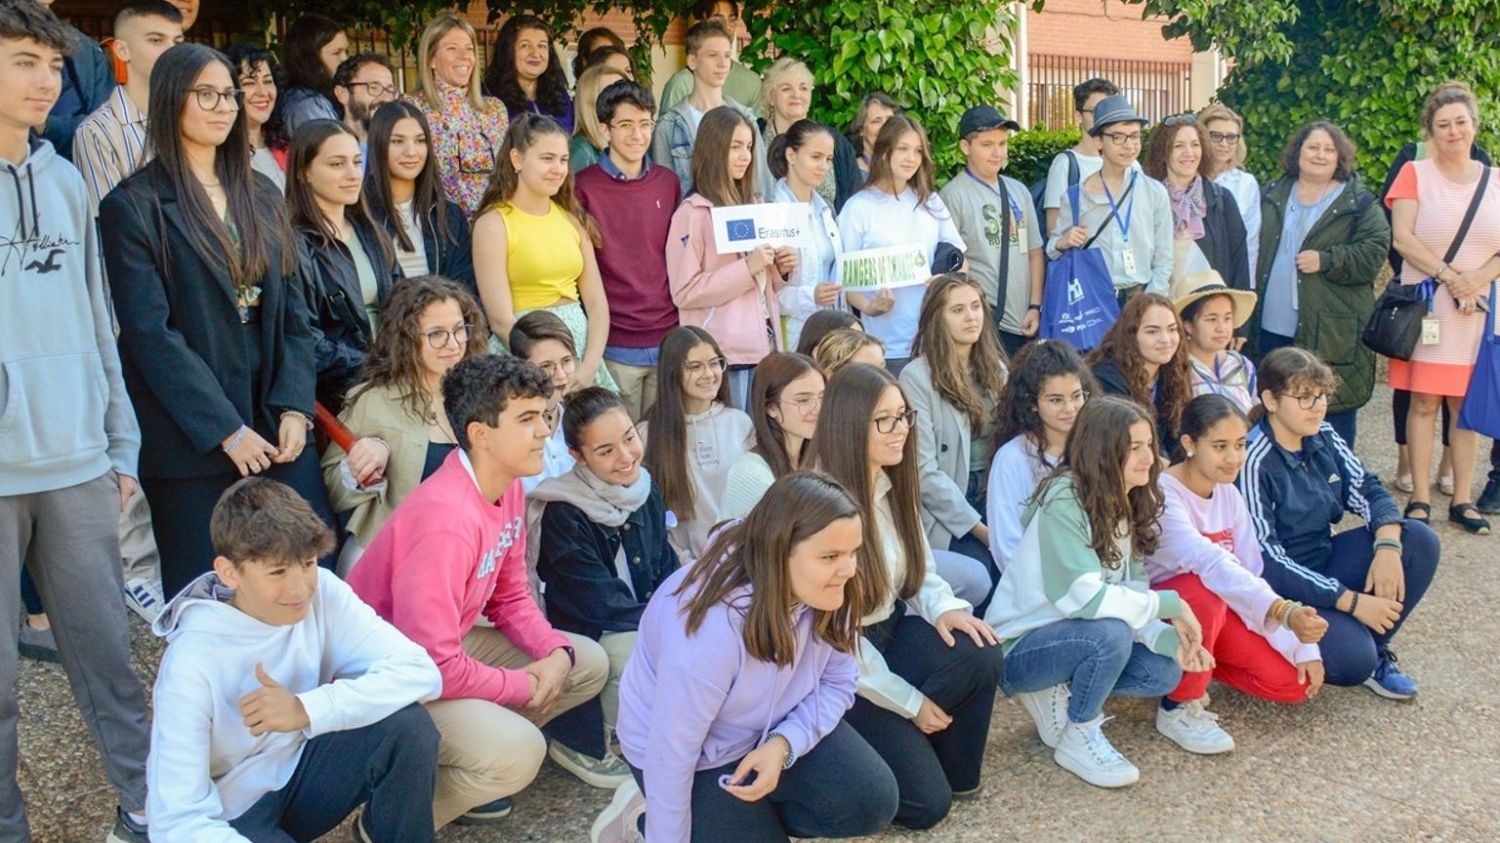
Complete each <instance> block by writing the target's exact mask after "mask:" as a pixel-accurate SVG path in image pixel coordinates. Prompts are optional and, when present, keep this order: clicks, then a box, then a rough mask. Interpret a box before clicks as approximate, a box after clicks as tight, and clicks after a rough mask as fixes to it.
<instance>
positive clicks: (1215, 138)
mask: <svg viewBox="0 0 1500 843" xmlns="http://www.w3.org/2000/svg"><path fill="white" fill-rule="evenodd" d="M1208 139H1209V140H1210V141H1212V142H1214V143H1219V144H1227V145H1229V146H1234V145H1235V144H1237V143H1239V142H1240V136H1239V134H1238V133H1232V134H1231V133H1226V132H1209V133H1208Z"/></svg>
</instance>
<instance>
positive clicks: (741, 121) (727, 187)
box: [692, 105, 756, 206]
mask: <svg viewBox="0 0 1500 843" xmlns="http://www.w3.org/2000/svg"><path fill="white" fill-rule="evenodd" d="M741 126H744V127H745V128H746V129H748V130H749V131H750V166H748V167H746V168H745V174H744V175H743V176H740V177H739V178H738V179H731V178H730V177H729V144H730V143H731V142H733V140H734V130H735V129H738V128H739V127H741ZM755 134H756V132H755V126H753V125H752V124H751V123H750V118H748V117H746V116H745V115H743V114H741V113H739V112H738V111H735V110H734V109H732V108H730V107H729V106H727V105H721V106H719V107H718V108H711V109H709V110H708V113H707V114H705V115H703V122H701V123H699V124H698V136H697V140H695V141H693V168H692V169H693V192H694V193H697V194H698V195H700V196H702V197H703V198H704V199H707V200H708V201H709V202H711V203H713V204H714V205H717V206H725V205H744V204H747V203H750V202H754V201H755Z"/></svg>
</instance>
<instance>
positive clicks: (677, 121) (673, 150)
mask: <svg viewBox="0 0 1500 843" xmlns="http://www.w3.org/2000/svg"><path fill="white" fill-rule="evenodd" d="M724 104H725V105H726V106H728V107H730V108H732V109H734V110H735V111H737V112H739V113H740V114H741V115H743V116H744V118H745V119H746V120H748V121H750V126H751V132H750V134H751V136H752V137H754V136H755V135H756V134H757V133H756V131H755V129H754V126H755V115H754V114H753V113H752V112H751V111H750V109H748V108H746V107H745V106H743V105H740V104H739V103H737V102H735V101H734V100H732V99H730V98H729V97H725V98H724ZM688 111H689V106H688V102H687V100H683V101H682V102H680V103H678V104H676V105H674V106H672V107H671V108H669V109H667V110H666V111H663V112H662V113H661V117H660V119H658V120H657V123H656V134H655V136H654V137H652V139H651V160H652V161H654V162H656V163H657V164H660V165H662V166H664V167H667V168H669V169H670V170H671V171H672V172H674V173H676V174H677V181H678V182H679V183H680V184H681V185H682V196H687V195H688V194H689V193H692V192H693V141H694V139H695V138H696V137H697V132H696V131H694V129H693V118H692V117H691V116H690V115H689V113H688ZM775 184H776V180H775V179H773V178H771V170H770V168H769V167H767V166H766V151H765V149H764V148H762V146H761V145H760V144H756V145H755V190H756V193H757V194H759V195H760V196H762V197H765V196H770V195H771V188H772V187H773V186H774V185H775Z"/></svg>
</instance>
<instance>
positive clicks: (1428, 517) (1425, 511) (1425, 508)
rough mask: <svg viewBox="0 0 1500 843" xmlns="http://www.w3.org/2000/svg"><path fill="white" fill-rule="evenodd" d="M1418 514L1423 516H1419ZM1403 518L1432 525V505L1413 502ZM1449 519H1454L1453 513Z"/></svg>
mask: <svg viewBox="0 0 1500 843" xmlns="http://www.w3.org/2000/svg"><path fill="white" fill-rule="evenodd" d="M1418 512H1420V513H1422V514H1421V515H1418V514H1417V513H1418ZM1401 516H1402V517H1403V518H1410V519H1411V520H1413V521H1421V522H1422V523H1423V524H1430V523H1432V504H1430V503H1423V502H1421V501H1412V502H1411V503H1409V504H1407V505H1406V511H1405V512H1403V513H1401ZM1448 517H1450V518H1451V517H1453V515H1452V513H1451V512H1450V513H1449V516H1448ZM1485 526H1486V527H1488V526H1489V525H1485Z"/></svg>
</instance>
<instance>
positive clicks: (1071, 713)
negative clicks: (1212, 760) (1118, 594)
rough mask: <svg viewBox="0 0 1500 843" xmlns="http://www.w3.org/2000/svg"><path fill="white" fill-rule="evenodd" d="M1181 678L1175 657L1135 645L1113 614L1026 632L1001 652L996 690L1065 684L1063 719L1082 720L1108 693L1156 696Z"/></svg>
mask: <svg viewBox="0 0 1500 843" xmlns="http://www.w3.org/2000/svg"><path fill="white" fill-rule="evenodd" d="M1180 681H1182V668H1180V667H1178V666H1177V662H1176V660H1175V659H1170V658H1168V657H1166V656H1160V655H1157V654H1156V653H1153V652H1151V650H1150V649H1149V648H1148V647H1146V645H1144V644H1137V643H1136V642H1135V636H1134V634H1133V633H1132V632H1131V630H1130V625H1129V624H1127V623H1125V622H1124V621H1122V620H1116V619H1114V618H1101V619H1099V620H1078V619H1075V618H1069V619H1067V620H1061V621H1055V622H1053V623H1049V624H1047V625H1046V626H1044V627H1041V628H1040V629H1034V630H1032V631H1031V632H1028V633H1026V635H1025V636H1023V637H1022V638H1021V640H1020V641H1018V642H1016V646H1015V647H1014V648H1013V649H1012V650H1011V651H1010V652H1009V653H1007V654H1006V656H1005V665H1004V668H1003V670H1002V671H1001V674H1000V689H1001V690H1002V691H1004V692H1005V695H1006V696H1014V695H1016V694H1018V693H1025V692H1029V691H1041V690H1045V689H1047V688H1051V687H1052V686H1053V685H1061V684H1063V683H1067V684H1068V685H1069V687H1070V689H1071V690H1072V692H1073V698H1072V700H1071V701H1069V702H1068V719H1069V720H1070V721H1072V722H1074V723H1087V722H1089V721H1090V720H1093V719H1094V718H1096V717H1098V716H1099V714H1100V712H1102V711H1103V710H1104V701H1105V700H1107V699H1109V697H1110V695H1112V694H1118V695H1120V696H1122V697H1159V696H1162V695H1163V694H1166V693H1168V692H1170V691H1171V690H1172V689H1173V688H1176V687H1177V683H1178V682H1180Z"/></svg>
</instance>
